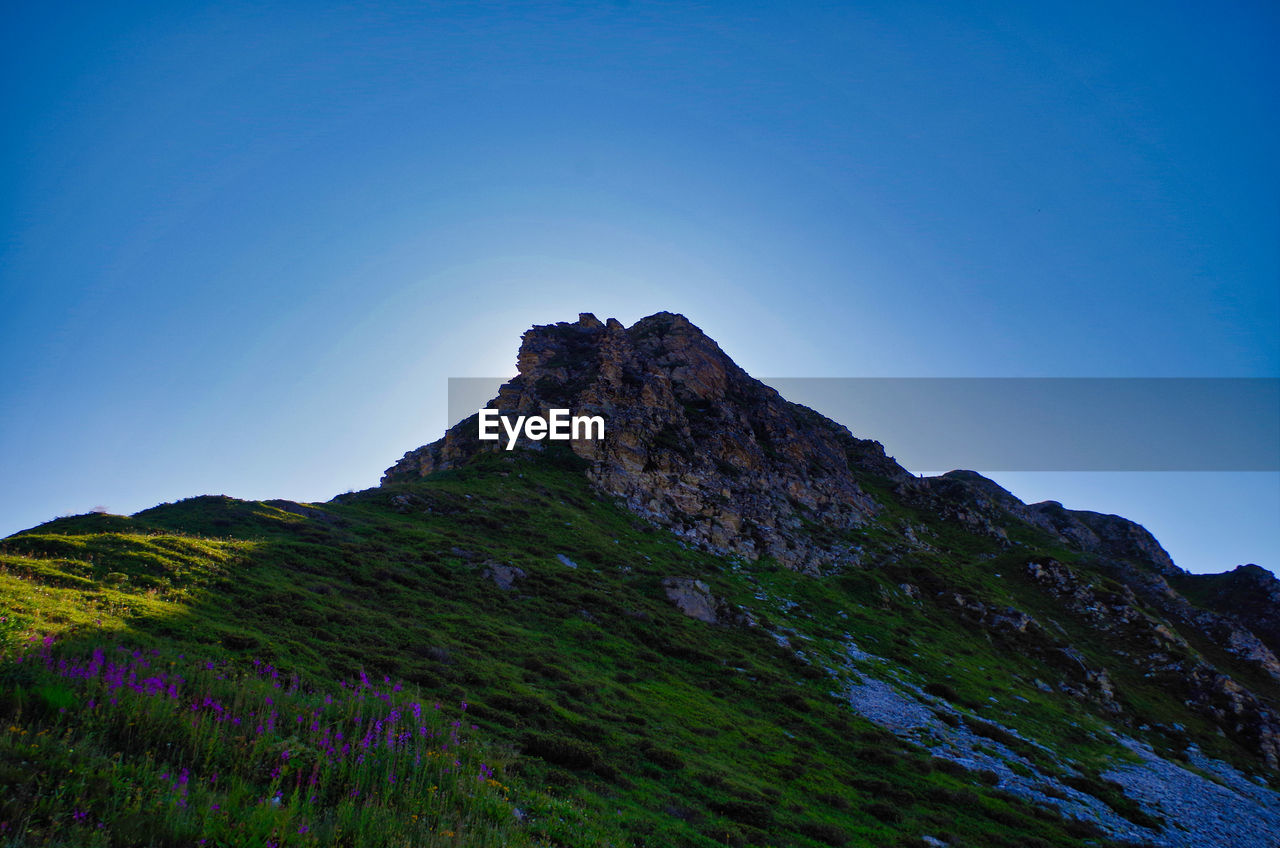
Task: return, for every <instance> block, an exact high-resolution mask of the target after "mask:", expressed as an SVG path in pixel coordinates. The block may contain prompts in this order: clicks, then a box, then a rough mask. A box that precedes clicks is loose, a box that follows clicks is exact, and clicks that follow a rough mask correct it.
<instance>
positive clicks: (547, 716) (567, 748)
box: [0, 313, 1280, 848]
mask: <svg viewBox="0 0 1280 848" xmlns="http://www.w3.org/2000/svg"><path fill="white" fill-rule="evenodd" d="M518 367H519V375H518V376H517V377H515V378H514V379H512V380H511V381H510V382H508V383H507V384H505V385H504V386H503V387H502V388H501V390H500V392H499V395H498V397H497V398H495V399H494V400H493V401H491V402H490V404H489V408H491V409H494V410H497V411H498V412H499V413H501V414H502V415H504V416H507V417H508V418H510V419H512V420H514V418H515V417H516V416H520V415H524V416H533V415H547V414H548V413H549V412H550V410H553V409H568V410H571V411H572V412H573V413H574V414H575V415H598V416H600V417H601V418H602V419H603V420H604V422H605V426H606V433H605V437H604V438H603V439H588V438H578V439H571V440H567V441H552V440H548V439H533V438H530V437H528V435H524V436H521V437H519V438H518V439H517V440H516V444H515V445H514V448H515V449H513V450H507V440H506V439H505V438H503V439H500V440H496V441H485V440H481V439H480V438H479V437H478V434H479V414H477V415H475V416H471V417H470V418H468V419H466V420H464V421H462V422H460V423H459V424H457V425H456V426H454V427H452V428H450V429H449V430H448V431H447V432H446V433H445V435H444V436H443V438H441V439H439V440H438V441H436V442H433V443H431V444H428V445H426V446H424V447H421V448H418V449H416V450H413V451H410V452H409V453H407V454H406V455H405V456H404V458H403V459H401V460H400V461H399V462H397V463H395V464H394V465H393V466H392V467H391V468H389V469H388V470H387V472H386V474H385V476H384V477H383V480H382V484H381V485H380V486H379V487H376V488H374V489H370V490H367V491H363V492H356V493H349V494H345V495H340V496H338V497H336V498H334V499H333V500H332V501H329V502H328V503H324V504H298V503H293V502H290V501H283V500H276V501H264V502H246V501H239V500H235V499H232V498H227V497H221V496H219V497H210V496H204V497H198V498H192V499H189V500H185V501H181V502H178V503H174V504H163V505H161V506H158V507H155V508H152V509H149V510H144V511H143V512H140V513H138V514H136V515H134V516H131V517H123V516H110V515H87V516H79V517H74V518H64V519H58V520H55V521H52V522H49V523H48V524H44V525H41V526H40V527H37V528H33V529H32V530H28V531H25V532H23V533H18V534H15V535H13V536H10V537H8V538H7V539H5V540H4V542H3V545H2V547H0V593H2V596H3V598H4V604H5V614H4V615H3V617H2V620H0V639H3V643H2V644H3V645H4V653H5V658H4V660H3V663H0V718H3V733H0V785H2V786H4V787H5V789H4V790H3V792H4V794H3V795H0V834H3V835H4V838H5V839H7V840H9V844H13V845H27V844H31V845H35V844H58V845H148V844H149V845H170V844H172V845H179V844H181V845H190V844H196V843H199V840H201V839H204V840H207V842H206V843H205V844H273V843H274V844H281V845H283V844H288V845H306V844H316V845H331V844H332V845H362V846H363V845H407V844H421V845H583V846H587V845H618V846H621V845H645V846H711V845H724V844H732V845H747V844H751V845H779V846H782V845H787V846H821V845H930V846H938V845H953V846H959V845H971V846H1001V845H1007V846H1042V845H1102V844H1147V845H1171V846H1202V845H1225V846H1264V845H1265V846H1270V847H1271V848H1273V846H1274V845H1275V844H1276V841H1277V838H1278V835H1280V794H1278V793H1277V792H1275V791H1274V790H1272V789H1271V788H1270V784H1271V783H1273V782H1274V781H1275V780H1276V779H1277V777H1278V772H1280V722H1278V721H1277V718H1276V716H1277V712H1276V709H1277V703H1280V662H1277V659H1276V649H1277V645H1276V641H1277V638H1276V637H1277V621H1278V620H1280V619H1278V615H1280V603H1278V597H1277V594H1278V593H1277V585H1278V584H1277V583H1276V580H1275V578H1274V577H1272V576H1271V575H1270V574H1269V573H1268V572H1265V571H1264V570H1263V569H1259V568H1257V567H1256V566H1243V567H1241V568H1240V569H1237V570H1235V571H1233V572H1229V573H1227V574H1223V575H1190V574H1187V573H1185V572H1183V571H1182V570H1181V569H1179V568H1178V567H1177V566H1176V565H1175V564H1174V562H1173V561H1172V559H1171V558H1170V557H1169V555H1168V553H1167V552H1165V551H1164V549H1163V548H1161V546H1160V545H1159V543H1158V542H1157V540H1156V539H1154V538H1153V537H1152V536H1151V534H1149V533H1148V532H1147V531H1146V530H1144V529H1143V528H1142V527H1140V526H1139V525H1137V524H1134V523H1133V522H1130V521H1127V520H1125V519H1123V518H1120V517H1117V516H1110V515H1101V514H1098V513H1092V512H1085V511H1077V510H1068V509H1065V508H1064V507H1062V506H1061V505H1060V504H1057V503H1053V502H1046V503H1040V504H1025V503H1023V502H1021V501H1020V500H1018V499H1017V498H1016V497H1014V496H1013V495H1012V494H1010V493H1009V492H1007V491H1005V490H1004V489H1002V488H1001V487H1000V486H998V485H997V484H995V483H994V482H992V481H990V480H987V479H985V478H983V477H982V476H980V475H978V474H976V473H973V472H969V471H953V472H950V473H948V474H944V475H941V476H939V477H933V478H918V477H916V476H914V475H912V474H910V473H909V472H907V471H906V470H904V469H903V468H902V467H901V466H900V465H899V464H898V463H897V462H896V461H894V460H893V459H892V457H890V456H888V455H887V454H886V452H885V450H884V447H883V446H882V445H881V444H880V443H879V442H876V441H872V440H869V439H865V438H859V437H857V436H854V435H853V434H852V433H851V432H850V431H849V430H848V429H847V428H846V427H844V426H841V425H839V424H837V423H835V422H832V421H830V420H827V419H826V418H824V417H822V416H821V415H819V414H818V413H816V412H814V411H813V410H811V409H808V408H806V407H803V406H799V405H797V404H794V403H790V402H788V401H786V400H785V399H783V398H782V397H780V396H779V395H778V393H777V392H775V391H774V390H772V389H770V388H769V387H768V386H765V385H763V384H762V383H760V382H759V381H757V380H755V379H753V378H751V377H750V376H749V375H748V374H746V373H745V372H744V371H743V370H742V369H741V368H739V367H738V366H737V365H735V364H734V363H733V361H732V360H731V359H730V358H729V357H728V356H727V355H726V354H725V353H724V352H723V351H721V350H720V348H719V346H718V345H716V343H715V342H714V341H712V340H711V339H710V338H708V337H707V336H706V335H705V334H703V333H702V332H701V331H700V330H699V329H698V328H697V327H696V326H694V325H693V324H692V323H690V322H689V321H688V320H687V319H686V318H684V317H683V316H680V315H674V314H670V313H659V314H657V315H653V316H650V317H648V318H645V319H643V320H641V321H639V322H637V323H636V324H634V325H633V326H631V327H624V326H622V325H621V324H620V323H619V322H617V321H614V320H610V321H607V322H601V321H599V320H597V319H596V318H595V317H593V316H591V315H586V314H584V315H582V316H580V317H579V319H578V321H576V322H574V323H560V324H554V325H548V326H539V327H534V328H532V329H530V330H529V331H528V332H527V333H525V335H524V338H523V340H522V343H521V347H520V352H519V357H518Z"/></svg>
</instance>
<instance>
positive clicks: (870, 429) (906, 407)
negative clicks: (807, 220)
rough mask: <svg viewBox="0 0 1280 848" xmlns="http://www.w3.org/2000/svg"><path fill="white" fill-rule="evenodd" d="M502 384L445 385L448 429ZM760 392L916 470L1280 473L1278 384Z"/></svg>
mask: <svg viewBox="0 0 1280 848" xmlns="http://www.w3.org/2000/svg"><path fill="white" fill-rule="evenodd" d="M503 382H505V381H504V380H503V379H500V378H451V379H450V380H449V420H450V423H455V422H457V421H460V420H462V419H463V418H466V417H467V416H469V415H472V414H474V413H475V412H476V410H478V409H480V408H481V407H483V406H484V405H485V404H486V403H488V401H489V400H490V399H492V398H493V397H495V396H496V395H497V390H498V387H499V386H500V385H501V384H502V383H503ZM764 382H765V383H766V384H768V385H770V386H773V387H774V388H775V389H777V390H778V392H779V393H780V394H781V395H782V396H783V397H784V398H786V399H787V400H790V401H794V402H795V403H800V404H804V405H805V406H809V407H812V408H813V409H815V410H817V411H818V412H821V413H822V414H823V415H825V416H827V417H828V418H831V419H833V420H835V421H838V422H839V423H841V424H844V425H845V426H846V427H848V428H849V429H850V431H851V432H852V433H853V434H854V435H855V436H859V437H861V438H869V439H876V440H877V441H879V442H881V443H883V444H884V446H885V450H886V451H887V452H888V453H889V454H891V455H893V456H894V457H896V458H897V460H898V461H899V462H900V463H902V465H904V466H905V467H907V468H909V469H912V470H917V471H946V470H949V469H953V468H969V469H973V470H976V471H988V472H991V471H1280V379H1274V378H1095V377H1082V378H1070V377H1068V378H1063V377H1054V378H1038V377H1037V378H1004V377H997V378H949V377H948V378H929V377H922V378H896V377H895V378H861V377H858V378H817V377H787V378H777V379H766V380H764ZM606 427H607V422H606Z"/></svg>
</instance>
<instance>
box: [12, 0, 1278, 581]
mask: <svg viewBox="0 0 1280 848" xmlns="http://www.w3.org/2000/svg"><path fill="white" fill-rule="evenodd" d="M264 5H265V4H258V3H234V2H232V3H228V2H220V3H216V4H207V5H198V4H186V3H181V2H165V3H156V4H141V3H132V4H130V3H124V4H83V6H78V4H22V5H21V6H13V7H8V9H7V11H6V12H4V13H3V15H4V19H3V26H0V63H2V64H3V75H4V79H5V80H6V81H7V85H6V86H5V88H4V89H3V94H0V96H2V97H3V114H4V115H5V125H6V127H5V130H4V132H3V133H0V148H2V150H3V161H4V163H5V167H4V169H3V171H2V172H0V173H2V175H3V176H2V180H3V181H2V182H0V216H2V220H0V233H3V242H0V369H2V371H0V469H3V472H2V473H3V478H2V479H0V482H2V485H0V533H9V532H14V531H16V530H19V529H22V528H24V527H28V526H31V525H33V524H36V523H38V522H41V521H45V520H48V519H50V518H52V517H54V516H56V515H59V514H65V513H76V512H83V511H87V510H88V509H90V508H92V507H94V506H98V505H102V506H106V507H108V508H109V509H111V510H112V511H115V512H132V511H136V510H138V509H142V508H145V507H147V506H151V505H153V504H155V503H157V502H161V501H167V500H177V499H180V498H183V497H188V496H191V495H195V494H201V493H225V494H230V495H234V496H237V497H246V498H265V497H288V498H293V499H297V500H324V499H327V498H329V497H331V496H332V495H334V494H336V493H339V492H342V491H346V490H349V489H359V488H364V487H367V486H370V485H373V484H375V483H376V482H377V479H378V477H379V476H380V474H381V472H382V471H383V469H385V468H386V467H387V466H389V465H390V464H391V463H392V462H393V461H395V460H396V459H398V458H399V456H400V455H401V454H402V453H403V452H404V451H406V450H409V449H411V448H414V447H417V446H418V445H420V444H423V443H425V442H427V441H430V440H432V439H434V438H436V437H437V436H438V435H439V434H440V432H441V431H442V429H443V428H444V426H445V424H446V421H445V405H446V400H447V398H446V378H448V377H450V376H488V375H501V374H509V373H513V372H514V359H515V351H516V348H517V345H518V340H519V335H520V333H521V332H522V331H523V330H524V329H526V328H527V327H528V326H530V325H532V324H535V323H547V322H552V321H558V320H573V319H574V318H576V316H577V313H578V312H580V311H588V310H589V311H592V312H595V313H596V314H597V315H599V316H601V317H602V318H603V317H608V316H614V317H617V318H619V319H620V320H622V321H624V323H631V322H633V321H634V320H636V319H638V318H640V317H642V316H644V315H646V314H649V313H651V312H655V311H658V310H663V309H665V310H670V311H677V312H682V313H684V314H686V315H688V316H689V318H690V319H691V320H692V321H694V323H696V324H698V325H699V326H701V327H702V328H703V329H704V330H706V331H707V332H708V333H709V334H710V335H711V336H712V337H713V338H716V339H717V340H718V341H719V342H720V343H721V346H722V347H723V348H724V349H725V350H726V352H728V353H729V354H730V355H731V356H733V357H734V358H735V359H736V360H737V361H738V362H739V364H741V365H742V366H743V367H744V368H746V369H747V370H748V371H749V372H751V373H753V374H756V375H761V376H770V375H780V376H793V377H840V376H930V377H950V376H966V377H969V376H977V377H994V376H1021V377H1037V376H1071V377H1097V376H1125V377H1147V376H1179V377H1276V376H1280V157H1278V156H1277V155H1276V151H1277V150H1280V110H1277V109H1276V104H1277V103H1280V58H1278V53H1277V51H1276V50H1275V44H1276V43H1278V42H1280V12H1278V11H1277V7H1276V6H1275V5H1274V4H1273V3H1269V2H1252V3H1250V2H1242V3H1232V2H1225V3H1215V4H1204V3H1196V4H1191V3H1177V2H1153V3H1142V2H1135V3H1126V4H1114V3H1103V2H1073V3H1059V4H1047V3H1030V4H1028V3H1015V2H1010V3H980V2H979V3H970V4H959V3H949V2H937V3H912V2H897V1H895V2H860V3H811V4H805V3H798V4H797V3H744V2H733V3H728V2H726V3H649V2H638V0H637V1H636V2H617V3H614V4H598V3H585V2H583V3H563V4H539V3H520V4H499V3H473V4H461V3H457V4H431V3H403V4H388V3H382V4H379V3H370V4H342V5H338V4H325V3H314V2H308V3H296V4H291V3H276V4H270V5H271V8H270V9H264V8H262V6H264ZM962 7H964V8H962ZM842 423H845V424H847V425H848V426H849V427H850V428H851V429H852V430H853V431H854V432H855V433H857V434H859V435H867V436H872V437H875V438H878V439H880V440H881V441H882V442H884V443H885V444H886V446H887V447H888V449H889V451H890V452H891V453H892V448H893V435H892V434H890V433H862V432H860V430H859V428H858V422H856V421H844V422H842ZM1278 438H1280V434H1278ZM996 478H997V479H998V480H1000V481H1001V482H1004V483H1005V484H1006V485H1008V486H1010V487H1011V488H1012V489H1013V491H1014V492H1015V494H1018V495H1019V496H1021V497H1023V498H1024V499H1026V500H1040V499H1044V498H1054V499H1057V500H1061V501H1063V502H1064V503H1066V504H1067V506H1070V507H1076V508H1090V509H1097V510H1099V511H1104V512H1117V513H1120V514H1123V515H1126V516H1128V517H1131V518H1134V519H1135V520H1138V521H1141V522H1142V523H1144V524H1146V525H1147V526H1148V527H1149V528H1150V529H1152V530H1153V532H1155V533H1156V535H1157V536H1158V537H1159V538H1161V540H1162V541H1163V542H1164V543H1165V545H1166V547H1168V548H1169V549H1170V551H1171V553H1172V554H1173V556H1174V558H1175V560H1176V561H1178V562H1179V563H1180V564H1181V565H1183V566H1184V567H1187V568H1189V569H1192V570H1196V571H1204V570H1222V569H1224V568H1230V567H1233V566H1235V565H1237V564H1239V563H1242V562H1248V561H1253V562H1257V563H1259V564H1261V565H1264V566H1267V567H1269V568H1271V569H1272V570H1273V571H1274V570H1280V529H1277V527H1278V525H1280V474H1275V473H1252V474H1230V475H1227V474H1212V473H1197V474H1174V473H1161V474H1145V475H1143V474H1137V475H1135V474H1124V475H1116V474H1110V475H1108V474H1093V475H1087V474H1079V473H1077V474H1037V475H1030V474H1023V475H996Z"/></svg>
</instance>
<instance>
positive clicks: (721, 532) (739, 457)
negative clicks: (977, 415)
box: [383, 312, 910, 574]
mask: <svg viewBox="0 0 1280 848" xmlns="http://www.w3.org/2000/svg"><path fill="white" fill-rule="evenodd" d="M518 367H519V372H520V373H519V376H517V377H515V378H514V379H512V380H511V381H510V382H509V383H507V384H505V385H504V386H502V388H501V390H500V392H499V395H498V397H497V398H495V399H494V400H493V401H491V402H490V404H489V406H490V407H491V408H496V409H498V410H499V411H500V412H501V413H502V414H503V415H509V416H514V415H522V414H540V415H541V414H546V412H547V411H548V410H550V409H569V410H571V411H572V413H573V414H575V415H601V416H603V417H604V419H605V422H606V437H605V438H604V439H603V440H588V439H579V440H574V441H570V442H567V444H568V445H569V447H570V449H572V451H573V452H574V453H575V454H577V456H579V457H581V458H582V459H584V460H586V461H587V463H588V467H587V472H586V473H587V475H588V476H589V477H590V479H591V480H592V482H593V483H594V484H595V485H596V486H597V487H598V488H599V489H601V490H602V491H604V492H607V493H608V494H610V495H613V496H615V497H618V498H621V499H623V500H625V501H626V503H627V505H628V506H629V507H630V508H631V509H632V510H633V511H635V512H637V513H639V514H641V515H644V516H646V517H648V518H650V519H652V520H653V521H655V522H657V523H658V524H661V525H663V526H665V527H668V528H670V529H671V530H672V531H674V532H675V533H676V534H677V535H679V536H681V537H682V538H684V539H686V540H688V541H689V542H691V543H694V544H697V545H699V546H702V547H704V548H706V549H709V550H714V551H717V552H727V553H734V554H738V555H741V556H744V557H746V558H748V559H757V558H760V557H772V558H774V559H776V560H777V561H778V562H780V563H782V564H784V565H786V566H788V567H790V568H793V569H797V570H801V571H805V572H808V573H813V574H817V573H821V572H824V571H827V570H831V569H833V568H837V567H839V566H840V565H841V564H842V563H843V562H844V561H846V560H847V559H848V558H849V557H850V556H851V554H852V546H851V545H849V544H847V543H845V542H844V541H843V540H842V539H841V538H840V537H841V534H842V531H848V530H851V529H854V528H857V527H860V526H862V525H863V524H865V523H866V522H867V521H868V520H869V519H870V518H871V517H872V516H874V515H875V514H876V513H877V512H878V510H879V506H878V505H877V503H876V501H875V500H874V499H873V498H872V497H871V496H870V495H868V493H867V492H866V491H865V489H864V488H863V487H862V486H861V485H860V484H859V475H875V476H877V477H880V478H886V479H889V480H904V479H906V478H908V477H909V476H910V475H908V474H907V473H906V472H905V471H904V470H903V468H902V467H901V466H900V465H898V463H896V462H895V461H894V460H893V459H892V458H890V457H888V456H886V455H885V452H884V448H883V447H882V446H881V445H880V443H879V442H875V441H870V440H867V439H859V438H855V437H854V436H853V435H852V434H851V433H850V432H849V431H848V430H847V429H846V428H844V427H842V426H840V425H838V424H836V423H835V422H833V421H830V420H828V419H826V418H824V417H822V416H821V415H819V414H818V413H816V412H814V411H813V410H811V409H809V408H807V407H804V406H800V405H799V404H794V403H790V402H788V401H786V400H784V399H783V398H782V397H781V396H779V395H778V393H777V392H776V391H774V390H773V389H771V388H769V387H768V386H766V385H764V384H763V383H761V382H759V381H758V380H755V379H753V378H752V377H750V376H749V375H748V374H747V373H746V372H745V371H743V370H742V369H741V368H739V367H738V366H737V365H736V364H734V362H733V361H732V360H731V359H730V358H729V357H728V356H726V355H725V354H724V352H723V351H721V350H720V347H719V346H718V345H717V344H716V343H715V342H714V341H712V340H711V339H710V338H708V337H707V336H706V335H705V334H704V333H703V332H702V331H701V330H699V329H698V328H697V327H695V326H694V325H693V324H691V323H690V322H689V321H688V319H686V318H685V317H684V316H682V315H674V314H671V313H667V312H662V313H658V314H657V315H652V316H650V317H648V318H645V319H643V320H641V321H638V322H637V323H636V324H634V325H633V326H631V327H623V326H622V325H621V324H620V323H619V322H617V321H615V320H613V319H610V320H609V321H608V322H607V323H605V322H601V321H599V320H598V319H597V318H595V316H593V315H589V314H584V315H582V316H581V317H580V318H579V320H578V321H577V323H574V324H569V323H560V324H552V325H547V326H540V327H534V328H533V329H531V330H529V331H528V332H526V333H525V334H524V338H523V342H522V344H521V346H520V354H519V358H518ZM477 425H478V421H477V418H475V417H472V418H469V419H467V420H465V421H463V422H461V423H459V424H458V425H456V426H455V427H453V428H452V429H450V430H449V431H448V432H447V433H446V435H445V437H444V438H443V439H441V440H440V441H437V442H434V443H432V444H430V445H426V446H425V447H422V448H418V449H417V450H414V451H410V452H409V453H408V454H406V455H405V456H404V458H403V459H401V460H400V462H398V463H396V465H394V466H393V467H392V468H390V469H389V470H388V471H387V473H386V475H385V476H384V477H383V482H384V483H386V482H394V481H398V480H406V479H414V478H417V477H421V476H424V475H426V474H430V473H431V472H433V471H437V470H440V469H445V468H453V467H456V466H458V465H460V464H462V463H465V462H467V461H468V460H469V459H470V458H472V457H474V456H475V455H477V454H479V453H481V452H483V451H501V450H503V448H504V445H502V444H499V443H496V442H481V441H480V440H479V439H478V435H477V434H478V429H477ZM547 444H548V443H546V442H541V441H530V440H528V439H526V438H524V437H521V439H520V441H519V446H520V447H523V448H533V449H545V447H546V445H547ZM806 525H816V526H821V527H823V528H824V530H825V532H824V534H823V535H824V536H825V539H824V540H822V541H815V539H814V538H813V537H812V535H811V534H808V533H803V532H800V531H801V530H802V528H804V527H805V526H806Z"/></svg>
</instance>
